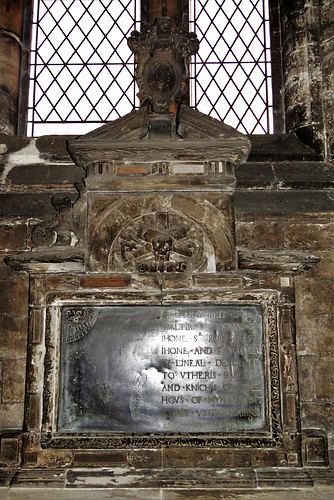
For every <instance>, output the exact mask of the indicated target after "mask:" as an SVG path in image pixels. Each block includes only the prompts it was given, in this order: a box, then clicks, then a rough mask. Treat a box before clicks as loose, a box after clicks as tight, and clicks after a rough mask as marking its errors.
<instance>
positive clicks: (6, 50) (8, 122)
mask: <svg viewBox="0 0 334 500" xmlns="http://www.w3.org/2000/svg"><path fill="white" fill-rule="evenodd" d="M22 19H23V0H2V1H1V2H0V132H3V133H6V134H15V133H16V130H17V110H18V97H19V79H20V60H21V45H22V42H21V34H22Z"/></svg>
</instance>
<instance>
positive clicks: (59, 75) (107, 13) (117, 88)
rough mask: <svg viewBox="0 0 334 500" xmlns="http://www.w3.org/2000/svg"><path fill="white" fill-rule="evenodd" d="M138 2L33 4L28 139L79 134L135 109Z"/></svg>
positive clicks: (42, 0) (44, 0)
mask: <svg viewBox="0 0 334 500" xmlns="http://www.w3.org/2000/svg"><path fill="white" fill-rule="evenodd" d="M139 23H140V0H35V4H34V11H33V20H32V43H31V59H30V76H29V80H30V87H29V99H28V117H27V135H29V136H39V135H44V134H64V133H65V134H83V133H87V132H89V131H90V130H92V129H94V128H96V127H97V126H99V125H101V123H103V122H105V121H108V120H113V119H115V118H118V117H119V116H122V115H124V114H126V113H128V112H129V111H131V109H133V107H135V106H139V101H138V98H137V97H136V93H137V89H136V85H135V81H134V57H133V55H132V53H131V51H130V49H129V48H128V46H127V41H126V40H127V37H128V36H129V35H130V33H131V31H132V30H133V29H138V28H140V27H139Z"/></svg>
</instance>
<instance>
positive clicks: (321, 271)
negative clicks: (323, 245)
mask: <svg viewBox="0 0 334 500" xmlns="http://www.w3.org/2000/svg"><path fill="white" fill-rule="evenodd" d="M315 255H317V256H318V257H319V258H320V262H319V263H318V264H317V265H316V266H315V267H314V268H313V269H310V270H309V271H308V272H307V276H308V278H311V277H317V278H327V279H331V278H332V277H333V276H334V251H333V250H323V251H321V252H315Z"/></svg>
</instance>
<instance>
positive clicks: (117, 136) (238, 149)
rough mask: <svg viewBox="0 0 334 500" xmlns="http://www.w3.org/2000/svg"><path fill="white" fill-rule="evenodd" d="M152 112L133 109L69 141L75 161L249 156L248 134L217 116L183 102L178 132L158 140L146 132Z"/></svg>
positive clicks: (241, 159)
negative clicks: (201, 111)
mask: <svg viewBox="0 0 334 500" xmlns="http://www.w3.org/2000/svg"><path fill="white" fill-rule="evenodd" d="M149 114H150V112H149V111H148V110H147V109H146V108H141V109H139V110H135V111H132V112H131V113H129V114H128V115H125V116H124V117H121V118H118V119H117V120H115V121H114V122H110V123H107V124H106V125H103V126H102V127H100V128H98V129H96V130H93V131H92V132H89V133H88V134H86V135H84V136H81V137H78V138H77V139H75V140H74V141H70V142H69V144H68V148H69V151H70V154H71V156H72V158H73V160H74V162H75V163H76V164H77V165H79V166H81V167H83V168H87V167H88V166H89V165H93V164H98V163H110V164H112V165H113V163H114V162H121V163H122V162H124V161H130V162H131V161H132V162H133V163H136V162H138V161H142V162H159V161H167V162H170V161H186V162H192V161H197V162H198V161H205V162H207V161H221V162H229V163H231V164H233V165H237V164H239V163H242V162H244V161H246V160H247V157H248V155H249V152H250V149H251V144H250V141H249V140H248V138H247V137H246V136H245V135H243V134H241V133H240V132H237V131H236V130H235V129H233V128H232V127H230V126H228V125H225V124H224V123H222V122H220V121H219V120H216V119H215V118H211V117H209V116H206V115H204V114H203V113H200V112H199V111H197V110H195V109H192V108H190V107H188V106H186V105H180V108H179V112H178V115H177V122H176V125H175V126H176V132H177V133H176V134H175V136H174V137H173V138H170V136H167V137H166V138H163V137H162V138H159V141H155V140H150V139H149V137H148V135H147V134H148V128H147V127H148V125H147V116H148V115H149ZM134 159H135V160H134Z"/></svg>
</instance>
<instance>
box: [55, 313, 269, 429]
mask: <svg viewBox="0 0 334 500" xmlns="http://www.w3.org/2000/svg"><path fill="white" fill-rule="evenodd" d="M262 316H263V314H262V308H261V307H260V306H257V305H238V306H236V305H215V306H98V307H88V306H87V307H77V306H73V307H63V309H62V332H61V363H60V391H59V411H58V430H59V431H61V432H93V431H94V432H105V431H110V432H123V433H145V432H150V433H162V432H165V433H178V432H188V433H203V432H210V433H212V432H224V433H228V432H232V433H233V432H243V431H244V432H252V431H253V432H255V431H256V432H259V431H265V430H267V423H266V411H265V370H264V346H263V343H264V340H263V317H262Z"/></svg>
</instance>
